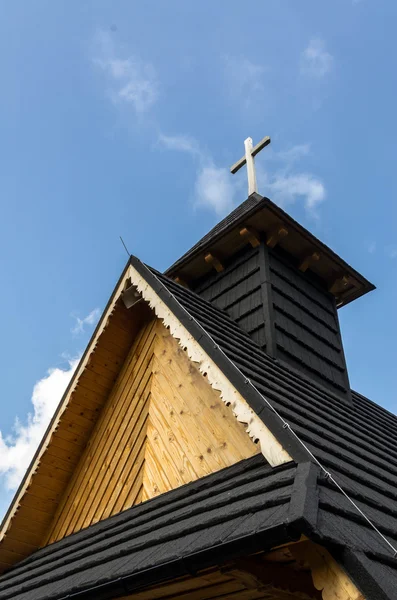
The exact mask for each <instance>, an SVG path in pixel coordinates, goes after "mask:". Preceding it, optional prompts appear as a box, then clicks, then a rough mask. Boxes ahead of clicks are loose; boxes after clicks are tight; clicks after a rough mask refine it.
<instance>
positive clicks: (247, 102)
mask: <svg viewBox="0 0 397 600" xmlns="http://www.w3.org/2000/svg"><path fill="white" fill-rule="evenodd" d="M265 71H266V68H265V67H264V66H263V65H260V64H257V63H254V62H252V61H251V60H249V59H248V58H246V57H232V56H225V57H224V75H225V79H226V83H227V87H228V89H229V92H230V93H231V94H232V96H233V97H235V98H238V100H239V101H242V103H243V106H244V108H249V107H250V106H251V105H252V103H253V102H254V101H257V100H258V96H261V95H262V93H263V92H264V91H265V85H264V77H263V76H264V73H265Z"/></svg>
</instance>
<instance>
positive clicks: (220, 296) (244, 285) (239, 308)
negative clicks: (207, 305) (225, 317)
mask: <svg viewBox="0 0 397 600" xmlns="http://www.w3.org/2000/svg"><path fill="white" fill-rule="evenodd" d="M259 263H260V261H259V250H258V248H251V247H247V248H245V249H244V250H243V251H242V252H240V253H239V254H238V255H237V256H235V257H233V260H232V262H231V263H230V264H229V265H227V266H226V268H225V270H224V271H222V272H221V273H216V272H215V271H214V272H213V273H212V274H210V275H207V276H206V277H205V278H204V279H203V280H201V281H200V282H198V283H196V285H195V287H194V290H195V292H197V293H198V294H200V296H202V297H203V298H205V300H208V301H210V302H212V303H213V304H215V306H217V307H218V308H222V309H223V310H225V311H226V312H227V313H228V314H229V315H230V317H231V318H232V319H233V320H234V321H236V323H238V324H239V325H240V327H241V328H242V329H244V331H246V332H247V333H249V335H250V336H251V337H252V339H253V340H254V341H255V342H256V343H257V344H259V346H261V348H263V349H264V350H266V340H265V318H264V311H263V299H262V293H261V276H260V266H259Z"/></svg>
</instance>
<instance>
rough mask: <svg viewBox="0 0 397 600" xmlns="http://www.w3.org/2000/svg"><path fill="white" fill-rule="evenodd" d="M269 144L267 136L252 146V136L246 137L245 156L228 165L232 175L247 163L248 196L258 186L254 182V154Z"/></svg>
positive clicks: (255, 190) (256, 189)
mask: <svg viewBox="0 0 397 600" xmlns="http://www.w3.org/2000/svg"><path fill="white" fill-rule="evenodd" d="M269 144H270V138H269V137H268V136H266V137H264V138H263V140H261V141H260V142H259V144H257V145H256V146H253V142H252V138H250V137H249V138H247V139H246V140H245V141H244V148H245V156H243V158H240V160H238V161H237V162H236V163H234V165H233V166H232V167H230V172H231V173H232V175H234V173H237V171H239V169H241V167H243V166H244V165H245V164H246V165H247V171H248V196H250V195H251V194H253V193H254V192H257V191H258V186H257V183H256V172H255V162H254V156H255V155H256V154H258V152H260V151H261V150H262V149H263V148H266V146H268V145H269Z"/></svg>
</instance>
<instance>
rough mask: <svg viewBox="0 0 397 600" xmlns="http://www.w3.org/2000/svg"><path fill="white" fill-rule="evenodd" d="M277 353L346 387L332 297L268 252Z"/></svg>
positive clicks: (301, 367) (343, 362)
mask: <svg viewBox="0 0 397 600" xmlns="http://www.w3.org/2000/svg"><path fill="white" fill-rule="evenodd" d="M268 256H269V265H270V280H271V285H272V300H273V315H274V326H275V339H276V344H277V357H278V358H279V359H281V360H284V361H286V362H287V363H289V364H290V365H291V366H294V367H296V368H299V369H300V370H303V371H304V372H305V373H306V374H307V375H311V376H314V377H315V378H316V379H318V380H320V381H323V380H324V379H326V380H327V381H328V383H330V384H331V386H332V387H335V388H336V389H339V390H343V391H345V390H346V389H348V381H347V373H346V364H345V358H344V353H343V349H342V343H341V338H340V332H339V323H338V317H337V313H336V307H335V303H334V299H333V297H332V296H331V295H330V294H328V293H327V292H326V291H325V290H324V291H322V290H320V289H319V288H317V287H316V286H315V285H314V284H312V283H311V282H310V280H309V278H308V276H307V275H304V274H302V273H300V272H299V271H298V270H297V269H296V268H294V267H292V266H289V265H288V264H287V263H286V262H284V261H283V260H282V259H281V258H279V257H278V256H277V255H276V254H275V253H274V252H270V253H269V255H268Z"/></svg>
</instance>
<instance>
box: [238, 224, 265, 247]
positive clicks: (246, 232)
mask: <svg viewBox="0 0 397 600" xmlns="http://www.w3.org/2000/svg"><path fill="white" fill-rule="evenodd" d="M240 235H241V237H242V238H244V239H245V240H247V241H248V242H249V243H250V244H251V246H252V247H253V248H257V247H258V246H259V244H260V243H261V241H260V237H259V233H258V232H257V231H256V229H253V228H252V227H243V228H242V229H240Z"/></svg>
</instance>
